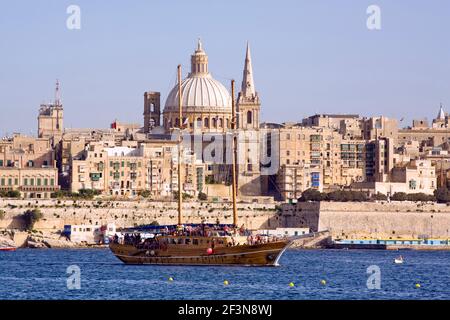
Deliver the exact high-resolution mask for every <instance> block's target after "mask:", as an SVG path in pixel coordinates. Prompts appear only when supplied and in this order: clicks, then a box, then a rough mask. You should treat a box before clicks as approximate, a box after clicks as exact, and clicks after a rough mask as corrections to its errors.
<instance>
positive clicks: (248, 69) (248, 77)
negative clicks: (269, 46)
mask: <svg viewBox="0 0 450 320" xmlns="http://www.w3.org/2000/svg"><path fill="white" fill-rule="evenodd" d="M241 90H242V91H241V92H242V95H243V96H244V97H246V98H252V97H254V96H256V90H255V83H254V81H253V68H252V56H251V54H250V44H249V43H248V42H247V52H246V55H245V65H244V76H243V78H242V89H241Z"/></svg>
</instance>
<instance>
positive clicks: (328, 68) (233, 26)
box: [0, 0, 450, 135]
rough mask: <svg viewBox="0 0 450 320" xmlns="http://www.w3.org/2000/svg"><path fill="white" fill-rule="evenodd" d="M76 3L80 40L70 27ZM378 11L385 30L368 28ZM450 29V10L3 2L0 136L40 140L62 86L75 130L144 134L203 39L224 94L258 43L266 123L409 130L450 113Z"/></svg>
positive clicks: (342, 2)
mask: <svg viewBox="0 0 450 320" xmlns="http://www.w3.org/2000/svg"><path fill="white" fill-rule="evenodd" d="M70 4H77V5H79V6H80V7H81V10H82V29H81V30H79V31H71V30H68V29H67V28H66V19H67V17H68V15H67V14H66V8H67V6H68V5H70ZM370 4H377V5H379V6H380V7H381V10H382V12H381V13H382V30H381V31H369V30H368V29H367V28H366V19H367V14H366V9H367V7H368V6H369V5H370ZM449 30H450V2H449V1H448V0H430V1H416V0H395V1H394V0H389V1H380V0H373V1H366V0H339V1H335V0H309V1H306V0H301V1H300V0H291V1H283V0H280V1H274V0H271V1H263V0H246V1H238V0H226V1H225V0H223V1H209V0H191V1H186V0H177V1H170V0H165V1H162V0H161V1H156V0H153V1H149V0H145V1H144V0H142V1H138V0H130V1H118V0H112V1H111V0H108V1H106V0H102V1H101V0H71V1H64V0H52V1H51V0H40V1H24V0H15V1H5V0H3V1H1V2H0V39H1V41H0V52H1V53H0V135H4V134H5V133H11V132H22V133H26V134H29V133H30V132H32V133H33V134H35V133H36V131H37V128H36V127H37V121H36V117H37V110H38V107H39V104H40V103H41V102H44V101H49V100H50V99H52V98H53V89H54V82H55V79H56V78H59V79H60V81H61V83H62V98H63V102H64V107H65V126H66V127H74V128H75V127H107V126H108V125H109V124H110V123H111V122H112V121H113V120H114V119H115V118H117V119H119V120H121V121H127V122H141V123H142V112H143V92H144V91H146V90H155V91H161V93H162V98H163V101H162V103H163V104H164V101H165V97H166V95H167V93H168V91H169V90H170V88H171V87H172V86H173V85H174V84H175V81H176V66H177V64H178V63H181V64H182V65H183V66H184V68H185V72H187V68H188V67H189V58H190V54H191V53H192V52H193V50H194V48H195V42H196V39H197V37H201V38H202V40H203V43H204V47H205V49H206V51H207V53H208V55H209V59H210V70H211V72H212V74H213V76H214V77H216V78H217V79H218V80H221V81H222V82H224V84H225V85H226V86H227V87H228V86H229V84H228V82H229V79H231V78H235V79H236V80H237V82H238V83H240V81H241V77H242V68H243V63H244V54H245V44H246V41H247V40H249V41H250V43H251V47H252V55H253V60H254V61H253V63H254V64H253V67H254V73H255V83H256V87H257V90H258V91H259V93H260V96H261V98H262V120H263V121H272V122H284V121H297V120H300V119H302V118H303V117H306V116H309V115H311V114H314V113H359V114H361V115H364V116H371V115H381V114H384V115H386V116H389V117H395V118H398V119H400V118H402V117H405V122H404V125H407V124H409V122H410V120H411V119H412V118H413V117H428V118H429V119H431V118H433V117H435V116H436V114H437V112H438V107H439V103H440V102H442V103H444V105H446V106H447V110H448V111H450V38H449ZM88 113H90V115H89V116H87V114H88ZM5 116H7V117H8V120H6V119H5Z"/></svg>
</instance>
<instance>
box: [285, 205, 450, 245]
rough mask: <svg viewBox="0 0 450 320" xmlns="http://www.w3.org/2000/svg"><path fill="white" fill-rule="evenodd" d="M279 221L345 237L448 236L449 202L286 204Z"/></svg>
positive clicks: (449, 231)
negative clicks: (447, 203)
mask: <svg viewBox="0 0 450 320" xmlns="http://www.w3.org/2000/svg"><path fill="white" fill-rule="evenodd" d="M280 223H282V224H285V225H289V226H299V227H300V226H305V227H306V226H307V227H310V228H311V229H312V230H313V231H323V230H329V231H330V233H331V235H332V237H334V238H344V239H357V238H380V239H390V238H403V239H406V238H418V237H429V238H450V206H447V205H446V204H432V203H429V204H422V203H413V202H392V203H387V202H376V203H375V202H365V203H336V202H322V203H297V204H295V205H288V204H285V205H283V206H282V215H281V217H280Z"/></svg>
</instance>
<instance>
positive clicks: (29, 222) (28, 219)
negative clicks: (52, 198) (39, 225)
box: [22, 209, 43, 231]
mask: <svg viewBox="0 0 450 320" xmlns="http://www.w3.org/2000/svg"><path fill="white" fill-rule="evenodd" d="M42 217H43V214H42V212H41V211H40V210H39V209H33V210H27V211H25V213H24V214H23V215H22V219H23V221H24V223H25V229H26V230H29V231H31V230H33V227H34V224H35V223H36V222H38V221H39V220H41V219H42Z"/></svg>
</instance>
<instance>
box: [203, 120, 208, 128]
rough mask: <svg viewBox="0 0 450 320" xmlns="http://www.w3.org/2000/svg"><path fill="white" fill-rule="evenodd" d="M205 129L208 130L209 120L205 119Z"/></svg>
mask: <svg viewBox="0 0 450 320" xmlns="http://www.w3.org/2000/svg"><path fill="white" fill-rule="evenodd" d="M204 123H205V128H209V118H205V121H204Z"/></svg>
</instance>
